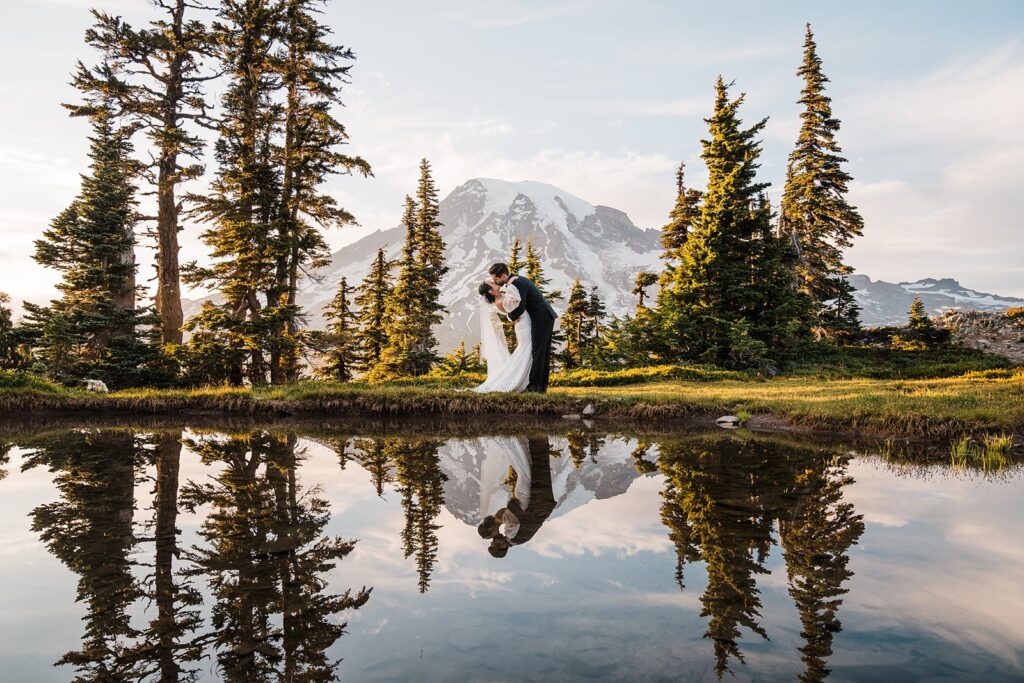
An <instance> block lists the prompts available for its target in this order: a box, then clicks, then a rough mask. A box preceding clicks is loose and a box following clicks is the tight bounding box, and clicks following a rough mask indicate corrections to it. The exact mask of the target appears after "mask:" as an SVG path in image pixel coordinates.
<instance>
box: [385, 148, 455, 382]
mask: <svg viewBox="0 0 1024 683" xmlns="http://www.w3.org/2000/svg"><path fill="white" fill-rule="evenodd" d="M416 196H417V199H416V200H414V199H413V198H412V197H408V196H407V197H406V198H405V212H404V214H403V218H402V222H403V223H404V224H405V226H406V235H405V244H404V246H403V248H402V257H401V260H400V262H399V272H398V278H397V281H396V284H395V288H394V291H393V292H392V294H391V298H390V300H389V301H388V307H387V312H388V313H387V325H386V328H385V330H386V333H387V346H386V347H385V348H384V350H383V351H382V352H381V356H380V362H379V363H378V364H377V366H376V367H375V368H374V369H373V371H372V372H371V373H370V375H369V377H370V379H371V380H379V379H384V378H388V377H394V376H400V377H401V376H417V375H423V374H426V373H427V372H429V371H430V368H431V367H432V366H433V365H434V363H436V362H437V354H436V353H435V349H436V348H437V339H436V337H434V332H433V327H434V325H436V324H437V323H439V322H440V321H441V319H442V315H443V313H444V307H443V306H442V305H441V301H440V299H441V279H442V278H443V277H444V275H445V273H447V272H448V267H447V266H446V265H445V261H444V240H443V239H442V238H441V235H440V232H439V228H440V227H441V223H440V222H439V221H438V220H437V216H438V211H439V209H438V204H437V189H436V187H435V186H434V180H433V177H432V175H431V173H430V163H429V162H428V161H427V160H426V159H423V160H422V162H421V163H420V181H419V185H418V187H417V192H416Z"/></svg>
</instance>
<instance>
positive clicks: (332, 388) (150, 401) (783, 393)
mask: <svg viewBox="0 0 1024 683" xmlns="http://www.w3.org/2000/svg"><path fill="white" fill-rule="evenodd" d="M587 403H593V404H594V406H595V407H596V410H597V419H598V420H599V421H606V420H607V421H616V422H622V421H630V422H643V423H657V422H661V423H670V422H673V421H691V422H692V421H695V420H697V421H701V420H710V419H713V418H715V417H718V416H719V415H722V414H727V413H728V414H736V413H737V412H740V411H745V412H748V413H750V414H752V415H753V418H752V423H753V424H761V425H767V426H777V427H780V428H785V427H787V426H789V427H791V428H802V429H814V430H831V431H843V432H851V433H857V432H862V433H868V434H874V435H882V436H907V437H925V438H951V437H954V436H957V435H961V434H968V433H978V432H1016V433H1020V432H1024V380H1022V378H1021V376H1020V375H1019V374H1011V373H1009V372H981V373H967V374H965V375H962V376H958V377H950V378H942V379H913V380H906V379H899V380H883V379H867V378H854V379H821V378H815V377H806V376H788V377H781V378H776V379H773V380H761V381H756V380H734V379H725V380H720V381H712V382H707V381H686V380H671V381H660V382H647V383H642V384H630V385H616V386H604V387H601V386H587V387H555V388H553V389H552V390H551V392H550V393H549V394H547V395H544V396H541V395H536V394H515V395H509V394H484V395H480V394H473V393H470V392H466V391H458V390H456V389H453V388H444V387H438V386H388V385H365V384H329V383H314V382H305V383H300V384H296V385H292V386H286V387H259V388H256V389H244V388H239V389H234V388H227V387H210V388H202V389H191V390H189V389H144V390H126V391H120V392H114V393H110V394H89V393H86V392H84V391H81V390H77V389H68V388H64V387H59V386H57V385H53V384H50V383H48V382H42V381H35V382H29V383H26V385H24V386H7V387H2V388H0V416H2V415H3V414H8V415H16V414H21V415H24V414H26V413H40V412H44V411H45V412H59V413H83V412H88V413H123V414H136V415H174V414H183V413H188V414H196V413H202V414H219V415H249V416H261V417H264V416H265V417H275V416H276V417H283V416H289V415H299V416H318V417H324V418H329V417H332V416H334V417H337V416H350V417H351V416H358V415H366V416H439V415H443V416H459V415H464V416H486V415H508V416H524V417H556V418H557V417H561V416H563V415H566V414H577V413H579V412H580V410H581V409H582V408H583V406H585V405H586V404H587Z"/></svg>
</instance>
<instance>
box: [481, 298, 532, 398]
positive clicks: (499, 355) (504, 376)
mask: <svg viewBox="0 0 1024 683" xmlns="http://www.w3.org/2000/svg"><path fill="white" fill-rule="evenodd" d="M503 293H504V298H503V305H504V306H505V310H507V311H511V310H512V309H513V308H515V307H516V306H518V305H519V302H520V298H519V290H518V289H516V288H515V287H514V286H512V285H509V286H507V287H506V288H505V290H504V292H503ZM480 301H481V304H480V354H481V356H483V359H484V362H485V363H487V381H486V382H484V383H483V384H481V385H480V386H478V387H476V388H475V389H473V391H477V392H481V393H486V392H491V391H502V392H517V391H522V390H524V389H526V385H528V384H529V383H530V367H531V366H532V365H533V342H532V337H531V326H530V314H529V313H526V312H524V313H523V315H522V316H520V318H519V320H517V321H516V327H515V330H516V350H515V351H512V352H511V353H510V352H509V350H508V343H507V342H506V341H505V331H504V330H503V329H502V327H501V321H500V320H499V319H498V307H497V306H495V305H494V304H489V303H487V300H486V299H484V298H482V297H481V299H480Z"/></svg>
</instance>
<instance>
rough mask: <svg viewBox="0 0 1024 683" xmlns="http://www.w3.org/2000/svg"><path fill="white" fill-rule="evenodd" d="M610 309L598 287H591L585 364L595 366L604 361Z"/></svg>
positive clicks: (584, 352)
mask: <svg viewBox="0 0 1024 683" xmlns="http://www.w3.org/2000/svg"><path fill="white" fill-rule="evenodd" d="M607 316H608V309H607V307H606V306H605V305H604V301H602V300H601V297H600V295H598V293H597V287H591V288H590V298H589V299H587V324H586V330H585V333H586V335H587V341H586V345H585V346H584V349H583V362H584V364H585V365H589V366H593V365H598V364H601V363H602V362H603V357H602V353H601V351H602V349H603V347H604V340H605V333H606V331H607V329H608V326H607V324H606V318H607Z"/></svg>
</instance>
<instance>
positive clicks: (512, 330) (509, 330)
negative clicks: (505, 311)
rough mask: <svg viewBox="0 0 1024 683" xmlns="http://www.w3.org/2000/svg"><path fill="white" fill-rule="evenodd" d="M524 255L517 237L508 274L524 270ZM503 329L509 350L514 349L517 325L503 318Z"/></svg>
mask: <svg viewBox="0 0 1024 683" xmlns="http://www.w3.org/2000/svg"><path fill="white" fill-rule="evenodd" d="M522 255H523V243H522V241H521V240H520V239H519V235H516V236H515V238H514V239H513V240H512V253H511V254H509V259H508V272H510V273H512V274H518V273H519V271H520V270H522V269H523V267H524V266H525V264H524V263H523V260H522ZM502 328H503V329H504V330H505V341H506V342H507V343H508V345H509V348H511V347H514V346H515V343H516V324H515V323H514V322H512V321H511V320H509V319H508V318H505V317H502Z"/></svg>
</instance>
